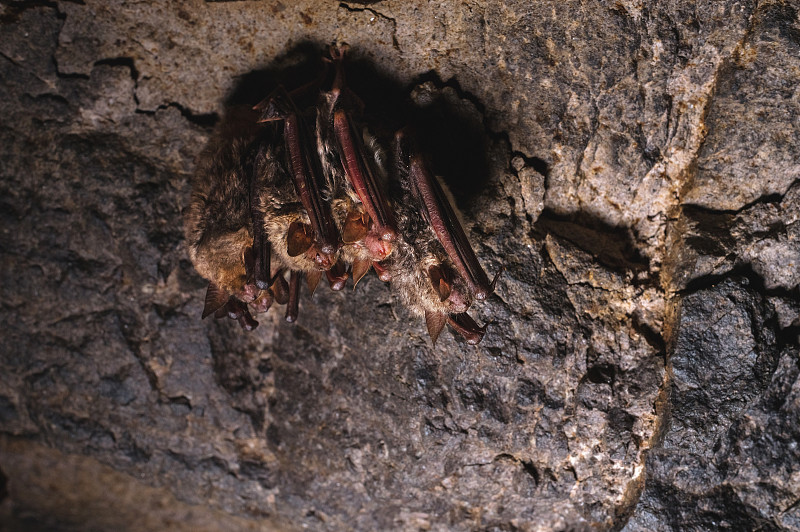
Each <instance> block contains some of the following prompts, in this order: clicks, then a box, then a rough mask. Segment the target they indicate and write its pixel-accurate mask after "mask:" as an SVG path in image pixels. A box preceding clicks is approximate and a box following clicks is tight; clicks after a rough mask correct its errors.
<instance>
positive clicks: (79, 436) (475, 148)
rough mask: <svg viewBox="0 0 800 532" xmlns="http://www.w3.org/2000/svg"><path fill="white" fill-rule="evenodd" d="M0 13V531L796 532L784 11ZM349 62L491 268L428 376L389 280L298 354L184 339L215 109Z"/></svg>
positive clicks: (788, 25) (197, 328) (383, 8)
mask: <svg viewBox="0 0 800 532" xmlns="http://www.w3.org/2000/svg"><path fill="white" fill-rule="evenodd" d="M1 6H2V7H0V9H2V11H1V12H0V23H2V28H3V39H2V42H0V79H2V82H1V83H2V87H3V91H4V95H5V98H4V99H3V100H2V101H0V113H1V114H0V116H2V117H3V120H2V122H0V145H1V146H3V148H2V149H1V150H0V157H2V165H0V175H2V180H0V216H2V231H0V275H2V278H1V279H0V296H1V297H0V300H1V301H2V310H0V319H2V322H3V323H4V327H3V328H2V330H0V344H2V345H3V349H2V355H0V432H2V434H3V438H2V439H0V470H2V472H3V474H2V476H0V480H2V481H3V483H2V485H3V486H4V489H0V497H2V498H4V499H5V500H4V502H3V503H2V506H0V510H2V512H4V513H0V516H3V515H6V516H11V518H12V519H13V520H15V521H16V522H22V525H19V526H24V525H26V524H31V525H32V526H33V525H35V524H37V523H38V524H41V526H53V524H54V523H56V524H58V525H59V526H62V527H63V528H64V529H66V530H69V529H81V528H82V526H84V525H85V526H95V527H97V528H101V529H102V528H113V529H124V528H126V527H127V528H129V529H135V528H137V527H142V526H146V527H149V526H157V525H154V524H153V523H157V522H158V520H159V519H162V517H163V518H164V519H169V518H170V517H169V516H170V515H172V516H173V518H174V519H175V520H182V519H185V522H187V523H195V522H199V521H201V520H207V522H208V523H213V524H217V523H218V524H219V528H228V529H245V530H247V529H259V528H260V529H270V528H279V529H283V528H286V527H287V526H289V525H287V523H290V524H292V525H294V526H298V527H303V526H304V527H308V528H311V529H327V530H345V529H352V528H356V529H360V530H375V529H403V530H415V529H435V530H440V529H454V530H474V529H489V530H514V529H522V530H534V529H537V530H563V529H573V530H575V529H584V528H589V527H592V528H619V527H622V526H624V525H625V523H626V522H628V519H629V517H630V515H631V514H633V517H632V518H630V521H629V522H628V524H627V527H628V529H629V530H643V529H670V528H673V529H676V530H677V529H680V530H684V529H687V528H694V529H698V530H702V529H710V528H715V527H719V526H728V527H729V528H731V529H742V528H755V527H762V528H767V529H771V528H785V529H792V528H797V527H798V526H800V525H798V519H799V518H798V517H797V510H796V505H795V501H797V500H800V487H798V485H797V478H796V473H795V471H796V470H797V467H796V466H797V451H796V449H795V447H794V443H795V440H796V438H797V432H796V429H795V427H796V426H797V417H798V412H800V405H798V403H797V398H796V397H795V395H796V391H795V388H796V387H797V381H798V369H797V359H798V358H797V357H798V352H797V349H798V347H797V345H798V341H797V332H798V325H800V324H799V323H798V321H797V319H798V318H797V316H798V312H799V311H800V308H799V307H800V304H798V290H799V289H798V271H800V268H798V262H797V255H798V244H797V241H798V227H799V225H798V209H800V206H798V203H799V202H800V200H798V190H800V185H798V166H797V161H798V160H800V158H798V149H799V148H798V146H799V145H800V143H799V142H798V137H797V131H796V128H793V127H792V125H793V124H796V123H797V121H798V117H800V100H799V99H798V92H797V91H798V89H797V87H798V86H800V84H798V79H797V78H798V76H800V74H798V73H800V65H799V63H800V59H798V57H800V54H799V53H798V47H800V37H798V36H799V35H800V25H799V24H798V15H797V9H798V6H796V5H794V4H792V3H790V2H785V3H784V2H759V3H756V2H730V1H729V2H700V3H698V2H681V1H677V0H676V1H674V2H669V3H665V2H658V3H656V2H647V3H636V2H616V3H614V4H613V5H607V4H606V3H600V2H598V3H596V4H590V5H586V4H585V3H584V4H582V3H579V2H537V3H535V4H534V5H531V3H530V2H522V1H520V2H506V3H503V4H500V3H497V4H494V3H492V4H479V3H469V2H467V3H464V2H461V3H456V2H442V3H439V4H437V5H435V6H434V5H428V4H427V3H420V4H419V5H411V4H409V3H406V2H393V1H383V2H371V3H352V4H351V3H339V4H336V3H330V4H325V5H317V3H316V2H307V3H306V2H297V3H286V4H284V3H282V2H280V1H269V0H262V1H252V2H200V1H194V2H184V3H182V4H181V5H180V6H178V5H177V4H175V5H174V6H168V5H167V4H164V5H161V4H157V3H148V2H137V3H133V2H130V3H128V2H86V3H83V2H58V3H52V4H51V3H47V2H5V3H3V4H2V5H1ZM336 38H338V39H342V40H345V41H347V42H348V43H350V45H351V47H352V50H353V52H354V56H355V60H356V61H355V64H354V65H353V75H352V81H353V83H354V85H356V89H357V90H359V92H360V93H361V94H362V96H363V97H364V99H365V101H366V103H367V105H369V106H372V108H375V107H376V106H377V108H378V109H382V108H385V109H387V120H388V121H389V122H391V121H392V120H395V119H397V118H401V117H397V116H396V115H397V113H396V112H394V113H392V112H389V109H391V108H392V107H393V104H394V103H396V102H398V101H401V100H409V101H410V102H411V103H410V104H408V105H410V109H411V110H412V111H411V112H410V113H409V114H408V119H409V120H420V121H421V123H422V124H424V125H426V126H427V127H426V128H424V129H423V132H424V133H426V134H424V135H423V137H424V138H423V144H425V145H426V146H427V147H428V149H429V150H430V151H431V155H432V157H433V163H434V165H435V167H436V168H437V169H438V170H439V171H440V172H441V173H442V174H443V177H444V179H445V180H446V181H448V183H449V184H450V185H451V188H452V189H453V190H454V191H455V193H456V200H457V203H458V205H459V206H460V207H461V209H462V210H463V211H464V216H465V218H466V220H467V221H468V224H467V225H468V227H469V228H470V231H469V233H470V238H471V240H472V241H473V243H474V244H475V247H476V248H477V251H478V253H479V257H480V258H481V260H482V262H483V264H484V265H485V266H486V268H487V270H489V271H490V272H493V271H496V269H497V268H499V266H500V265H503V266H505V267H506V273H505V274H504V275H503V277H501V281H500V283H499V285H498V290H497V295H496V296H493V297H492V298H490V299H489V300H488V301H487V302H486V303H484V304H482V305H480V306H478V307H477V308H476V310H477V311H478V318H479V321H480V320H482V321H490V322H491V323H492V325H491V326H490V330H489V333H488V334H487V336H486V338H485V339H484V342H483V343H482V344H481V345H480V346H479V347H478V348H471V347H469V346H467V345H466V344H464V343H463V342H462V341H460V340H459V339H458V338H456V337H455V336H453V335H451V334H444V335H443V336H442V337H441V338H440V339H439V342H438V344H437V346H436V347H432V346H431V345H430V343H429V341H428V340H427V338H426V335H425V328H424V324H423V323H421V322H420V321H419V320H416V319H413V317H412V316H410V315H409V314H408V313H407V312H406V311H405V310H403V309H402V307H400V306H399V305H396V304H395V303H394V302H393V301H392V299H391V296H390V294H389V291H388V289H387V287H386V286H384V285H383V284H382V283H380V282H379V281H378V280H377V279H376V278H375V277H374V276H370V277H369V278H366V279H364V280H363V281H362V282H361V283H360V284H359V288H358V291H356V292H355V293H351V291H350V290H349V289H348V290H346V291H345V292H343V293H330V292H326V291H320V293H318V294H316V295H315V296H314V298H313V299H309V298H305V299H303V300H302V301H301V309H300V320H299V323H297V324H296V325H292V326H289V325H287V324H285V323H282V320H281V319H280V316H279V315H278V314H276V313H272V314H269V315H268V317H267V319H264V320H262V323H261V326H260V327H259V328H258V329H257V330H256V331H255V332H254V333H252V334H243V333H242V332H241V331H240V330H239V329H238V326H236V325H235V324H234V323H229V322H201V321H200V320H199V314H200V309H201V307H202V297H203V285H204V283H203V282H202V280H201V279H200V278H199V277H198V276H197V275H196V274H195V273H194V272H193V270H192V268H191V265H190V264H189V263H188V262H187V259H186V253H185V249H184V248H183V240H182V228H181V210H182V208H183V206H184V205H185V203H186V200H187V198H188V193H189V188H188V180H189V176H190V175H191V171H192V166H193V160H194V158H195V156H196V154H197V153H198V151H199V150H200V149H201V148H202V146H203V145H204V143H205V142H206V140H207V138H208V135H209V134H210V132H211V130H212V128H213V125H214V124H215V123H216V122H217V120H218V116H219V115H220V114H221V113H222V110H223V102H225V101H228V102H232V101H237V102H252V101H253V100H254V99H258V98H260V97H262V96H263V95H264V93H265V92H266V91H267V90H268V88H269V86H270V85H271V84H273V85H274V83H275V82H276V81H277V80H290V79H295V78H298V77H299V78H302V77H303V76H307V75H309V73H312V72H313V71H314V70H315V69H316V68H317V67H318V54H319V51H320V49H321V47H322V45H323V44H324V43H327V42H329V41H330V40H332V39H336ZM393 125H394V124H392V126H393ZM668 407H669V408H668ZM662 429H663V430H662ZM660 435H663V436H664V443H663V446H661V447H659V448H657V449H656V450H651V448H652V447H653V446H654V445H655V444H656V443H657V441H658V437H659V436H660ZM648 451H649V452H650V457H649V458H647V461H646V460H645V458H646V457H647V456H646V455H647V453H648ZM75 455H84V457H80V458H79V457H76V456H75ZM61 462H63V463H64V464H66V465H65V467H73V469H70V470H69V471H71V472H67V471H68V470H67V469H63V470H62V469H58V467H56V466H55V465H53V466H52V467H50V466H48V465H47V464H58V463H61ZM70 464H74V466H70ZM109 468H111V469H109ZM645 471H647V473H646V472H645ZM71 475H74V477H73V476H71ZM64 476H69V478H75V479H76V484H75V485H76V486H77V487H76V488H75V489H74V490H73V492H72V493H71V494H70V495H74V497H75V498H74V499H71V500H74V501H85V503H86V504H87V505H88V506H90V507H91V506H92V505H93V504H99V503H98V501H102V500H105V499H103V498H102V497H105V496H107V495H109V493H107V492H106V493H103V492H102V491H99V490H98V489H97V484H100V483H103V482H106V483H113V484H115V485H116V484H117V483H119V485H120V486H122V487H121V488H120V492H119V495H118V496H117V495H116V493H117V492H111V493H110V498H111V499H113V500H115V501H116V504H117V505H118V506H119V507H120V508H121V509H122V510H120V511H119V512H117V514H116V517H117V521H102V520H100V521H90V522H87V521H84V520H83V518H82V517H81V515H82V514H79V513H70V507H71V506H75V505H74V504H73V505H68V504H52V499H53V498H59V497H61V496H64V497H66V495H58V496H53V495H49V496H43V495H41V493H43V492H42V491H41V489H40V487H39V486H41V484H37V483H35V482H33V481H30V480H28V479H33V478H37V479H41V480H43V481H47V479H48V478H52V482H50V484H49V486H51V488H52V489H53V490H55V491H51V492H50V493H51V494H52V493H64V490H63V488H61V487H60V486H63V484H62V483H61V482H60V481H58V479H59V478H62V477H64ZM646 476H647V481H646V482H645V477H646ZM134 477H135V478H136V479H138V480H134ZM93 478H96V479H97V482H96V483H95V484H93V483H92V482H91V480H92V479H93ZM106 479H111V480H106ZM645 483H646V485H647V487H646V489H645V491H644V495H642V500H641V503H640V504H639V506H638V507H637V506H636V503H637V501H638V499H639V496H640V493H641V490H642V487H643V486H644V485H645ZM45 485H48V484H45ZM59 490H60V491H59ZM162 497H166V498H164V499H162ZM173 497H174V499H173ZM163 501H166V502H163ZM79 504H80V503H79ZM164 505H166V506H167V507H169V508H171V509H172V510H173V512H174V513H172V514H170V513H169V512H165V511H164V509H163V506H164ZM192 505H202V506H203V507H204V509H203V510H200V509H198V507H197V506H192ZM130 507H134V508H136V509H137V510H138V512H139V513H145V514H147V515H148V516H152V521H144V520H143V521H133V519H135V517H133V516H135V515H137V514H135V513H128V512H126V511H124V509H125V508H130ZM143 507H146V508H150V510H148V511H146V512H145V511H144V510H142V508H143ZM196 512H199V513H196ZM187 515H188V516H189V517H185V516H187ZM193 516H194V517H193ZM197 516H200V517H197ZM113 517H114V516H110V517H109V519H112V518H113ZM140 517H141V516H140ZM141 518H142V519H145V518H146V517H141ZM86 519H89V517H87V518H86ZM193 520H194V521H193Z"/></svg>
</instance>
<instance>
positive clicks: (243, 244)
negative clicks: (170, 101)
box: [184, 109, 259, 328]
mask: <svg viewBox="0 0 800 532" xmlns="http://www.w3.org/2000/svg"><path fill="white" fill-rule="evenodd" d="M251 115H252V113H251V112H249V111H248V110H242V109H232V110H230V112H229V113H228V116H227V117H226V120H225V122H224V125H223V126H222V127H221V128H220V130H219V131H218V132H217V134H216V136H215V137H214V138H213V139H212V140H211V141H210V142H209V144H208V146H207V147H206V148H205V149H204V150H203V152H202V153H201V155H200V157H199V159H198V162H197V169H196V171H195V175H194V179H193V183H192V197H191V201H190V203H189V206H188V207H187V209H186V211H185V213H184V218H185V223H184V228H185V235H186V242H187V245H188V248H189V257H190V258H191V260H192V263H193V264H194V266H195V269H196V270H197V272H198V273H199V274H200V275H202V276H203V277H205V278H206V279H208V280H209V285H208V291H207V292H206V305H205V308H204V310H203V317H204V318H205V317H206V316H208V315H210V314H213V313H216V314H217V316H218V317H220V316H224V315H230V316H231V317H232V318H234V319H237V320H239V321H240V323H241V324H242V326H243V327H245V328H252V327H253V326H254V325H253V320H252V316H250V315H249V312H248V311H247V310H246V307H245V309H244V310H242V306H241V305H238V304H237V303H236V302H237V301H239V302H250V301H254V300H255V299H256V298H257V297H258V295H259V289H258V287H257V286H256V285H255V284H253V283H252V282H250V280H249V279H248V277H249V275H248V273H249V272H248V270H249V268H248V266H247V264H248V263H249V262H251V257H252V249H251V248H252V244H253V235H252V216H251V211H250V201H249V198H250V194H249V189H250V176H249V171H248V170H247V168H246V164H245V162H244V161H245V160H246V154H247V153H248V151H249V150H250V146H251V144H252V142H253V140H254V139H255V137H256V136H257V134H258V129H257V127H255V121H254V120H252V117H251Z"/></svg>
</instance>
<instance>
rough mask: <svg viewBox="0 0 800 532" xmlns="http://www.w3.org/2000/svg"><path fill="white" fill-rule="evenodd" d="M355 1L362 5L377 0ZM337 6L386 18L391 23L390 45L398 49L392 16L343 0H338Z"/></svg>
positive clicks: (398, 44) (395, 23)
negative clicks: (352, 4) (342, 0)
mask: <svg viewBox="0 0 800 532" xmlns="http://www.w3.org/2000/svg"><path fill="white" fill-rule="evenodd" d="M357 3H359V4H362V5H366V4H376V3H378V2H357ZM339 7H340V8H342V9H346V10H347V11H350V12H351V13H355V12H359V11H368V12H370V13H372V14H373V15H375V16H376V17H379V18H382V19H384V20H388V21H389V22H391V24H392V47H393V48H394V49H395V50H397V51H398V52H399V51H400V43H399V42H398V41H397V21H396V20H395V19H393V18H392V17H387V16H386V15H384V14H383V13H381V12H379V11H375V10H374V9H372V8H369V7H353V6H350V5H348V4H347V3H345V2H340V3H339Z"/></svg>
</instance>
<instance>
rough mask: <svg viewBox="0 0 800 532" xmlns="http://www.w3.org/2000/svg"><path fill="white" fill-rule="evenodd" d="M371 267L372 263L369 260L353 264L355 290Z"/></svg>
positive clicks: (357, 261) (361, 260)
mask: <svg viewBox="0 0 800 532" xmlns="http://www.w3.org/2000/svg"><path fill="white" fill-rule="evenodd" d="M371 267H372V261H371V260H369V259H358V260H356V261H355V262H353V290H355V289H356V285H357V284H358V282H359V281H360V280H361V278H362V277H364V276H365V275H366V274H367V272H368V271H369V269H370V268H371Z"/></svg>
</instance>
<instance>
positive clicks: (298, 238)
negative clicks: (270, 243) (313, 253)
mask: <svg viewBox="0 0 800 532" xmlns="http://www.w3.org/2000/svg"><path fill="white" fill-rule="evenodd" d="M313 243H314V240H313V236H312V233H311V228H310V227H308V226H307V225H306V224H303V223H300V222H292V223H291V225H289V232H288V233H287V234H286V253H287V254H288V255H289V256H290V257H296V256H298V255H301V254H303V253H305V252H306V251H308V249H309V248H310V247H311V244H313Z"/></svg>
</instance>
